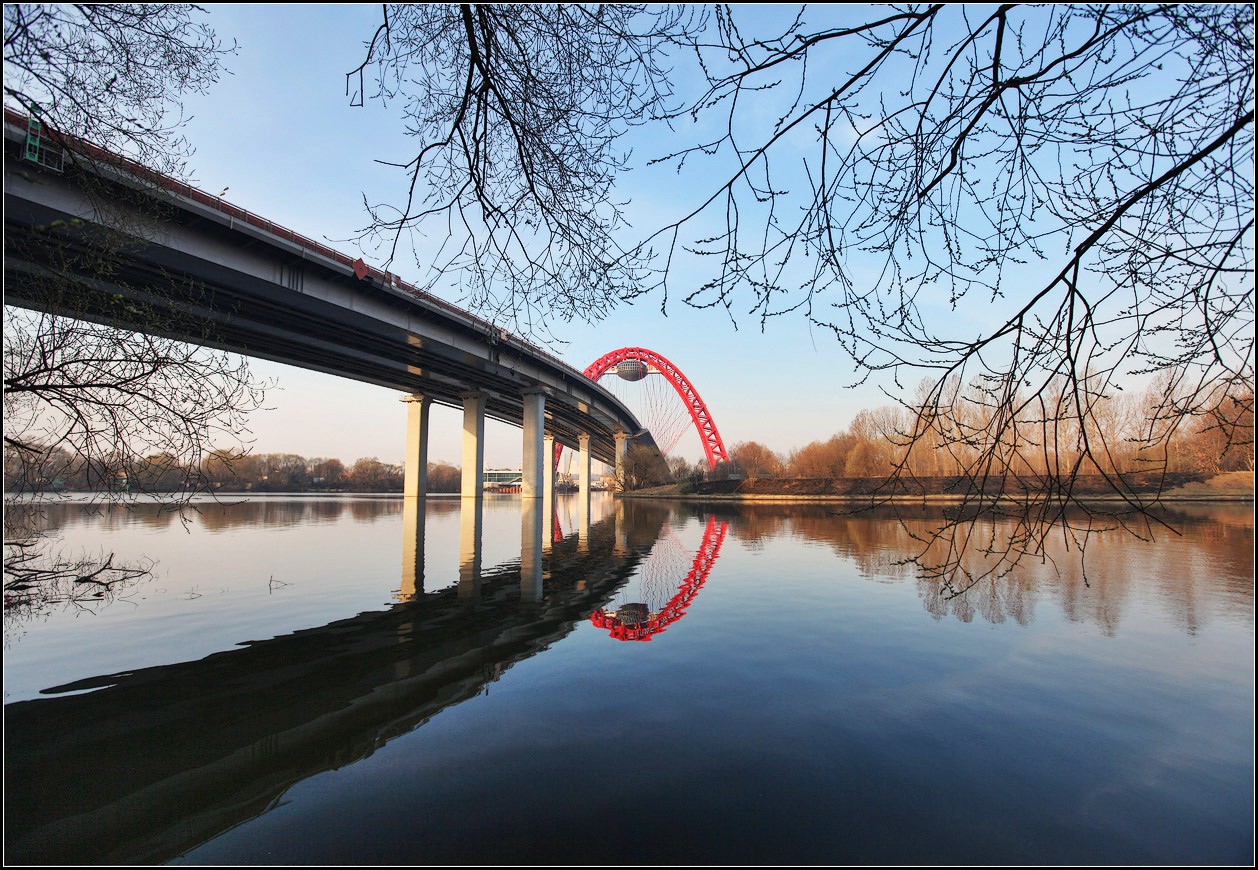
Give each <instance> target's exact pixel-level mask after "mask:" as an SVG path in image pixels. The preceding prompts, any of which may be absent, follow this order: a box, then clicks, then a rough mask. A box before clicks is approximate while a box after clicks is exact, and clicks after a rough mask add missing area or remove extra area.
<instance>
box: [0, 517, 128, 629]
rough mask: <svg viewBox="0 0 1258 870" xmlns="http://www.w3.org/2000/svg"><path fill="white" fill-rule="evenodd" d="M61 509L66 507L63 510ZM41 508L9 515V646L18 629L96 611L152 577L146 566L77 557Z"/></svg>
mask: <svg viewBox="0 0 1258 870" xmlns="http://www.w3.org/2000/svg"><path fill="white" fill-rule="evenodd" d="M60 507H64V505H61V506H60ZM60 525H61V523H59V522H57V521H56V520H54V521H52V522H50V521H49V520H48V518H47V516H46V511H45V510H44V509H43V505H41V504H38V503H27V504H15V505H6V508H5V512H4V544H5V550H6V553H5V563H4V620H3V622H4V641H5V645H6V646H7V645H8V643H9V641H10V639H11V638H12V637H13V636H14V633H15V632H16V631H17V630H18V628H19V626H23V625H26V624H28V623H30V622H31V621H32V620H35V619H39V618H41V617H43V616H45V615H47V614H48V613H49V612H50V611H52V610H54V609H60V608H62V607H74V608H78V609H80V610H86V611H94V610H96V609H97V608H98V607H100V606H102V605H104V604H107V603H109V602H111V601H113V600H114V598H115V597H117V596H118V595H119V594H120V593H121V592H122V591H123V590H125V589H126V588H128V587H130V586H132V585H134V584H135V583H138V582H140V581H142V580H144V579H147V578H148V577H150V576H151V571H152V563H151V562H149V561H147V560H141V561H136V562H125V561H123V560H121V559H118V558H116V557H115V556H114V555H113V554H103V553H102V554H95V555H92V554H88V553H85V552H77V553H76V552H72V551H70V550H68V549H67V548H66V547H64V546H63V545H61V543H60V540H59V538H58V537H57V536H56V535H55V534H52V533H50V530H52V529H55V528H58V527H59V526H60Z"/></svg>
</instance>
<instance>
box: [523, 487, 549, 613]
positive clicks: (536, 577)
mask: <svg viewBox="0 0 1258 870" xmlns="http://www.w3.org/2000/svg"><path fill="white" fill-rule="evenodd" d="M542 502H543V499H540V498H526V499H521V502H520V600H521V601H541V600H542V513H543V506H542Z"/></svg>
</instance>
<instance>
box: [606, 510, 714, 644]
mask: <svg viewBox="0 0 1258 870" xmlns="http://www.w3.org/2000/svg"><path fill="white" fill-rule="evenodd" d="M728 529H729V524H728V523H726V522H725V521H724V520H721V521H720V522H719V523H718V522H717V519H716V517H708V525H707V528H706V529H704V532H703V543H701V544H700V545H699V551H698V552H697V553H695V558H694V563H693V564H692V565H691V566H690V573H689V574H687V575H686V578H685V579H684V580H682V581H681V586H680V587H679V588H678V589H677V594H676V595H674V596H673V597H672V598H670V599H669V601H668V603H667V604H665V605H664V606H663V607H662V608H660V610H659V611H658V612H656V613H653V614H651V616H650V618H649V619H647V620H646V621H645V622H639V623H635V624H633V625H628V624H626V623H625V622H624V621H623V620H621V619H620V618H619V617H618V616H613V615H609V614H608V613H607V612H606V611H604V610H603V609H602V608H599V609H598V610H596V611H594V612H593V613H592V614H590V622H592V623H594V624H595V625H597V626H598V627H599V628H605V629H607V631H608V633H609V634H610V635H611V636H612V637H614V638H616V640H638V641H648V640H650V639H651V638H652V637H654V636H655V635H657V634H659V633H660V632H661V631H664V630H665V629H666V628H668V626H670V625H672V624H673V623H674V622H676V621H677V620H679V619H681V618H682V617H683V616H685V614H686V608H688V607H689V606H690V603H691V602H692V601H694V599H695V596H696V595H698V594H699V590H700V589H702V588H703V584H704V583H706V582H707V579H708V575H709V574H710V573H711V572H712V566H713V565H715V564H716V560H717V557H718V556H720V554H721V543H722V542H723V541H724V540H725V532H726V531H727V530H728Z"/></svg>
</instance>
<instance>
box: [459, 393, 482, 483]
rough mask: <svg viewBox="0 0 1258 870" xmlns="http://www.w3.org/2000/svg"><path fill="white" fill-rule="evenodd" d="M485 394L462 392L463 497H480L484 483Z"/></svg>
mask: <svg viewBox="0 0 1258 870" xmlns="http://www.w3.org/2000/svg"><path fill="white" fill-rule="evenodd" d="M484 468H485V394H484V393H478V392H472V393H464V394H463V485H462V490H461V491H462V493H463V497H464V498H475V499H479V498H481V497H482V496H483V495H484V493H485V490H484V483H485V472H484Z"/></svg>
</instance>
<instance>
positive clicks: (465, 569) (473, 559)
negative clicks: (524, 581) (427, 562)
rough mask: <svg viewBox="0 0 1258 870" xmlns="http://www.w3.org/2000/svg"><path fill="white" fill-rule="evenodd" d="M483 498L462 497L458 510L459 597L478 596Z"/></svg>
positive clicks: (471, 597) (469, 598)
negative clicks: (460, 506)
mask: <svg viewBox="0 0 1258 870" xmlns="http://www.w3.org/2000/svg"><path fill="white" fill-rule="evenodd" d="M484 509H485V500H484V499H480V498H465V499H463V504H462V508H461V510H460V511H459V592H458V595H459V598H461V599H465V600H473V599H476V598H479V597H480V582H481V577H480V560H481V529H482V527H483V512H484Z"/></svg>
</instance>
